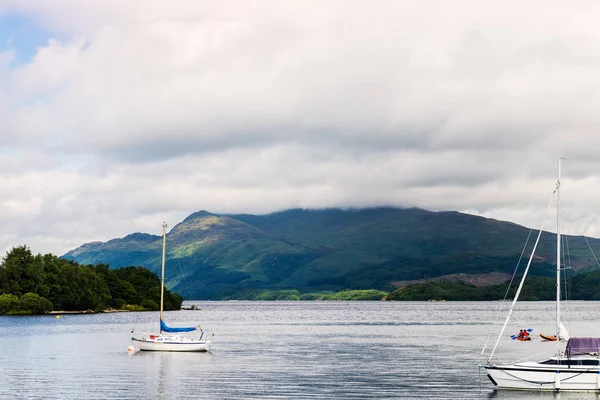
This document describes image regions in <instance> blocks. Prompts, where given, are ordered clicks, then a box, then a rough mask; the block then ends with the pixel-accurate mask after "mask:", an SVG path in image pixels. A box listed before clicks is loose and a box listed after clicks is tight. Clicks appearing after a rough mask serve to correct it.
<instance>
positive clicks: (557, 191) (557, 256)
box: [556, 158, 561, 342]
mask: <svg viewBox="0 0 600 400" xmlns="http://www.w3.org/2000/svg"><path fill="white" fill-rule="evenodd" d="M560 164H561V159H560V158H559V159H558V180H557V181H556V338H557V339H558V335H559V331H560V242H561V240H560V172H561V171H560V166H561V165H560ZM557 342H559V341H558V340H557Z"/></svg>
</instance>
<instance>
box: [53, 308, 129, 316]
mask: <svg viewBox="0 0 600 400" xmlns="http://www.w3.org/2000/svg"><path fill="white" fill-rule="evenodd" d="M118 312H130V311H129V310H115V309H112V308H109V309H107V310H101V311H92V310H77V311H60V310H58V311H50V312H49V313H48V314H57V315H58V314H104V313H118Z"/></svg>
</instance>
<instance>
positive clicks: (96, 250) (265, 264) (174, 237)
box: [65, 208, 600, 298]
mask: <svg viewBox="0 0 600 400" xmlns="http://www.w3.org/2000/svg"><path fill="white" fill-rule="evenodd" d="M528 234H529V229H527V228H524V227H521V226H519V225H516V224H512V223H507V222H501V221H497V220H493V219H486V218H481V217H476V216H472V215H466V214H461V213H457V212H430V211H425V210H421V209H414V208H412V209H397V208H372V209H362V210H339V209H327V210H288V211H283V212H278V213H273V214H269V215H264V216H256V215H230V216H226V215H213V214H210V213H208V212H205V211H201V212H198V213H194V214H192V215H190V216H189V217H188V218H186V219H185V220H184V221H183V222H182V223H180V224H178V225H176V226H175V227H174V228H173V229H172V230H171V231H170V232H169V234H168V235H167V249H168V260H167V262H168V264H167V277H168V278H169V281H168V285H169V287H171V288H174V289H175V290H177V291H178V292H179V293H180V294H182V295H183V296H184V297H187V298H191V297H219V296H220V295H222V294H224V293H231V292H233V291H236V290H240V289H249V288H250V289H251V288H272V289H284V288H299V289H303V290H307V291H313V290H339V289H346V288H350V289H370V288H377V289H383V290H389V289H390V282H391V281H398V280H408V279H420V278H424V277H425V278H427V277H433V276H439V275H444V274H447V273H456V272H468V273H483V272H489V271H511V272H512V269H513V268H514V265H515V263H516V260H517V258H518V255H519V254H520V253H521V250H522V246H523V243H524V242H525V240H526V238H527V235H528ZM554 237H555V236H554V235H551V234H544V235H543V237H542V243H541V245H540V251H539V252H538V253H539V254H540V255H541V258H540V259H539V260H538V261H539V262H538V264H536V268H537V272H535V271H534V272H535V273H537V274H538V275H546V272H545V269H547V267H548V266H547V265H545V263H544V262H543V261H544V260H545V259H548V260H552V258H553V256H554V246H555V244H554V242H553V240H554ZM569 239H570V241H569V242H570V243H569V248H570V253H571V257H572V259H573V260H574V264H575V265H578V266H580V267H585V266H588V265H590V264H591V263H590V260H593V259H592V257H588V258H587V259H585V258H582V257H581V255H582V254H584V250H585V249H586V248H587V244H586V243H585V241H584V240H583V238H581V237H570V238H569ZM593 246H594V249H595V251H596V252H598V250H600V243H599V241H598V240H594V244H593ZM160 251H161V238H160V237H159V236H153V235H145V234H133V235H129V236H127V237H125V238H123V239H114V240H111V241H109V242H106V243H99V242H96V243H91V244H86V245H84V246H81V247H80V248H78V249H75V250H73V251H71V252H69V253H67V254H66V255H65V256H66V257H67V258H73V259H75V260H77V261H78V262H82V263H98V262H105V263H109V264H110V265H111V266H112V267H118V266H123V265H143V266H146V267H148V268H150V269H151V270H153V271H158V270H159V268H160ZM587 253H589V252H587Z"/></svg>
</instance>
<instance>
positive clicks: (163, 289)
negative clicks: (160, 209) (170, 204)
mask: <svg viewBox="0 0 600 400" xmlns="http://www.w3.org/2000/svg"><path fill="white" fill-rule="evenodd" d="M166 249H167V223H166V222H163V242H162V272H161V280H160V320H161V321H162V319H163V299H164V296H165V251H166ZM161 332H162V329H161Z"/></svg>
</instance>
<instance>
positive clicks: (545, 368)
mask: <svg viewBox="0 0 600 400" xmlns="http://www.w3.org/2000/svg"><path fill="white" fill-rule="evenodd" d="M596 362H597V359H596ZM484 368H485V369H486V370H487V374H488V377H489V378H490V380H491V381H492V383H494V385H496V386H497V387H498V389H512V390H537V391H540V390H549V391H582V392H595V391H600V366H599V365H597V364H596V365H569V366H568V365H547V364H542V363H537V362H523V363H516V364H513V365H492V366H485V367H484ZM557 371H558V372H557Z"/></svg>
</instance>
